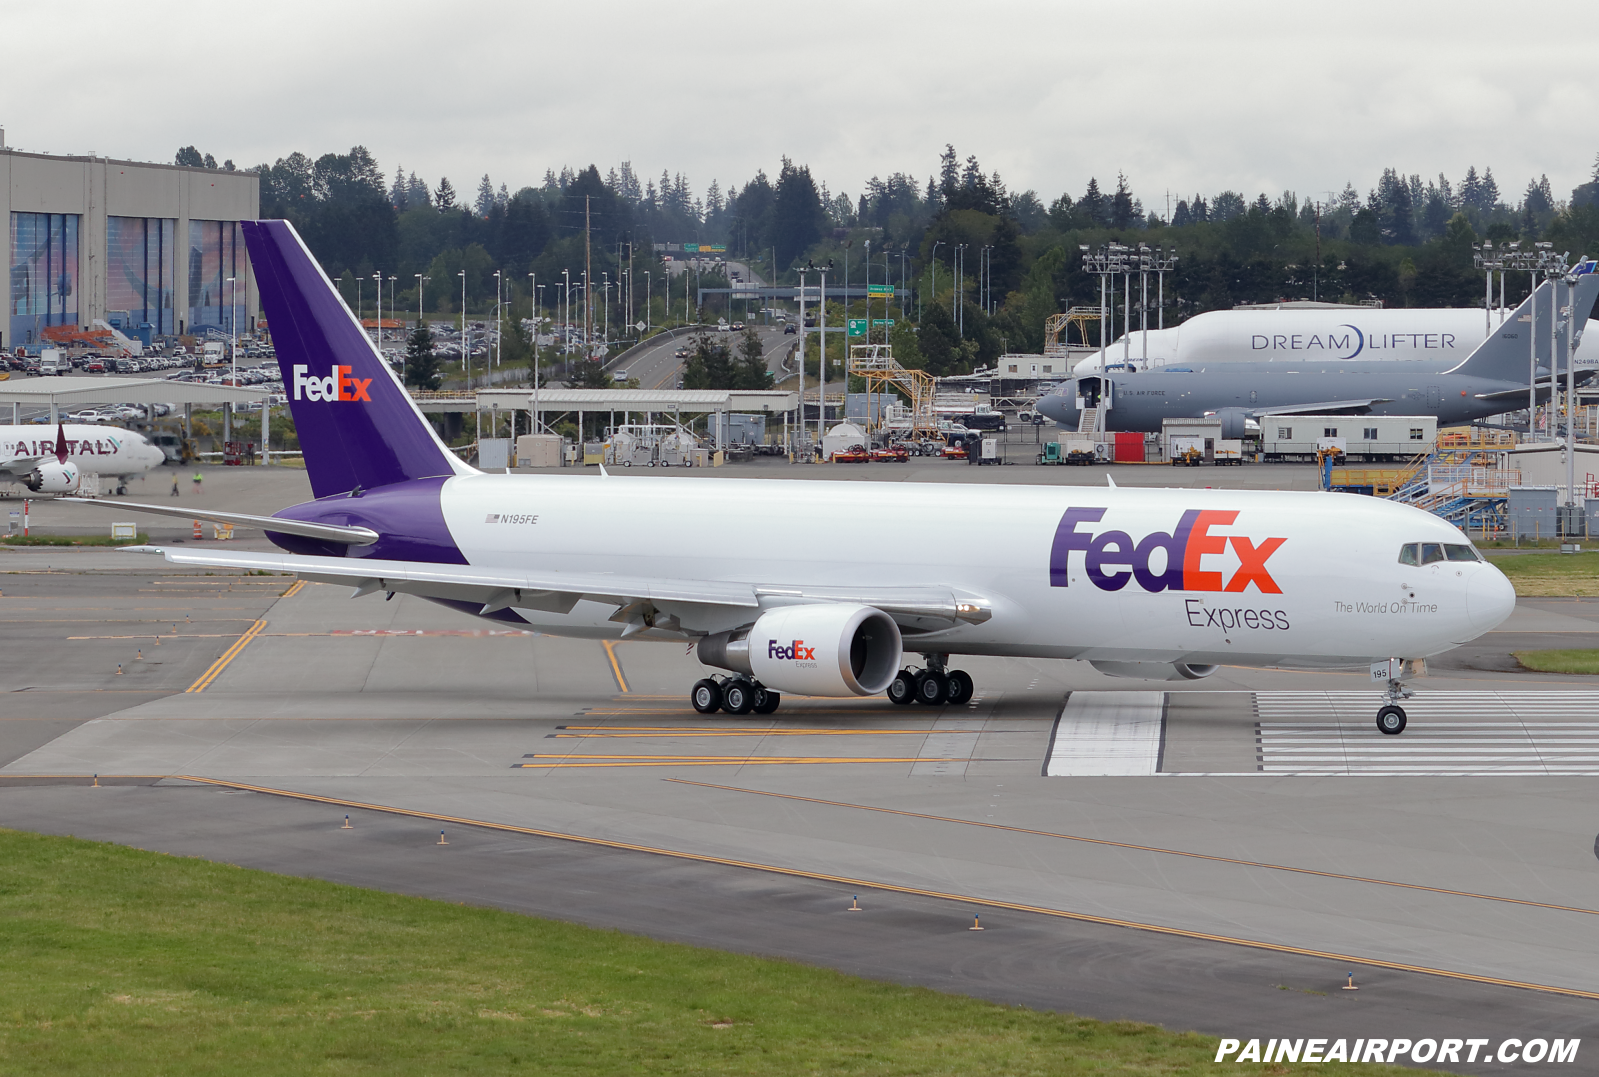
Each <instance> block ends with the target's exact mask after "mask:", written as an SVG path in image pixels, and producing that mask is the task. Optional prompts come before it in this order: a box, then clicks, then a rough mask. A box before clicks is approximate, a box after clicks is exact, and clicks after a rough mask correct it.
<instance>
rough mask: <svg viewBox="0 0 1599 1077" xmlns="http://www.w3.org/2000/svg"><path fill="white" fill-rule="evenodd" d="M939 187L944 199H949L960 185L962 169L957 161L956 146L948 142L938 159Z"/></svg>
mask: <svg viewBox="0 0 1599 1077" xmlns="http://www.w3.org/2000/svg"><path fill="white" fill-rule="evenodd" d="M938 187H939V193H940V194H941V195H943V197H944V200H945V201H948V200H949V199H950V198H951V197H953V196H954V194H955V191H956V189H957V188H959V187H960V170H959V166H958V165H957V164H956V163H955V147H954V146H951V145H949V144H948V143H946V144H945V145H944V153H943V155H942V156H940V157H939V159H938Z"/></svg>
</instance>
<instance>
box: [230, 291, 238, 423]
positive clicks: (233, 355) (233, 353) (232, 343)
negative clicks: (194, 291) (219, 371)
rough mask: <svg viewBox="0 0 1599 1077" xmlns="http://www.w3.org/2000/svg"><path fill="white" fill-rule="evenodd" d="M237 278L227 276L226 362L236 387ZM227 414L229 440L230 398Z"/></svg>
mask: <svg viewBox="0 0 1599 1077" xmlns="http://www.w3.org/2000/svg"><path fill="white" fill-rule="evenodd" d="M237 280H238V278H236V277H229V278H228V337H229V342H228V363H229V370H231V371H232V374H233V378H232V381H233V384H234V386H235V387H237V386H238V384H239V334H238V333H237V332H235V331H234V322H236V321H237V320H238V319H236V318H235V317H234V316H233V303H234V297H235V295H236V294H237V291H238V284H237V283H236V282H237ZM227 416H228V438H227V440H230V441H231V440H232V435H233V401H231V400H230V401H228V410H227Z"/></svg>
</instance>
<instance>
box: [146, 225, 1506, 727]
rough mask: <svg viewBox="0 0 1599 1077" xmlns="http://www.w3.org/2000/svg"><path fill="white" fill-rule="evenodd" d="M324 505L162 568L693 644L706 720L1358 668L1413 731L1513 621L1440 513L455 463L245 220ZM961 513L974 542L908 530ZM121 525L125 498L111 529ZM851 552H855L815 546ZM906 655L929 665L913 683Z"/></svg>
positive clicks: (294, 248)
mask: <svg viewBox="0 0 1599 1077" xmlns="http://www.w3.org/2000/svg"><path fill="white" fill-rule="evenodd" d="M242 227H243V228H244V231H245V238H246V241H247V242H248V244H249V248H250V257H251V262H252V265H253V267H254V270H255V273H256V277H257V280H258V283H259V286H260V294H261V301H262V305H263V306H264V307H265V309H266V313H267V316H268V318H269V319H270V321H271V324H272V330H273V339H274V343H275V344H276V346H277V353H278V360H279V362H280V364H281V365H282V368H283V378H284V384H285V385H286V386H288V389H289V397H290V399H289V407H290V410H291V412H292V415H293V418H294V422H295V428H296V430H297V431H298V433H299V436H300V443H301V446H302V448H303V449H304V451H305V459H306V465H307V469H308V472H309V477H310V480H311V486H312V490H313V492H314V494H315V495H316V500H314V501H310V502H306V503H304V504H300V505H295V506H292V507H290V508H287V509H284V510H282V511H280V512H279V513H277V514H276V515H274V516H270V517H262V516H246V515H242V514H233V513H211V512H195V511H194V510H193V509H192V508H188V507H185V508H184V509H182V510H174V509H170V508H167V507H165V506H147V508H148V510H149V511H153V512H166V513H168V514H176V515H181V516H183V517H185V518H190V517H194V516H201V517H204V518H208V519H214V520H219V521H222V522H229V523H238V524H247V525H253V526H257V527H262V528H264V529H265V530H266V531H267V533H268V535H269V536H270V537H271V539H272V541H273V542H274V543H276V544H277V545H278V546H279V547H281V548H282V549H283V550H285V551H286V552H285V553H282V554H271V553H245V552H240V553H208V552H199V551H194V550H189V549H165V550H162V549H158V548H153V547H152V548H146V549H148V550H149V551H150V552H157V553H164V554H165V556H166V557H167V559H168V560H169V561H172V562H175V563H179V564H192V565H215V566H231V567H238V568H248V569H264V570H269V571H289V572H295V573H298V574H299V575H301V576H302V577H305V578H308V579H314V580H322V581H338V582H344V583H347V584H350V585H352V586H353V587H354V594H355V595H356V596H357V597H359V596H361V595H368V594H373V593H376V592H379V591H382V592H391V593H392V592H401V593H406V594H414V595H420V596H422V597H425V598H428V599H431V600H433V601H435V602H438V603H440V604H442V605H446V606H449V607H452V608H454V609H457V610H461V611H463V612H467V613H471V614H475V615H477V616H480V617H486V618H490V619H493V620H498V621H503V622H510V623H514V624H517V625H529V626H532V627H535V628H537V629H539V630H540V631H543V632H548V633H552V634H560V635H569V636H580V637H588V638H595V639H620V638H633V639H639V640H660V641H674V642H677V643H679V644H680V645H681V644H682V643H683V642H684V641H690V642H696V643H697V650H698V654H699V657H700V659H701V660H702V661H703V662H705V663H706V664H707V665H710V666H713V667H716V668H718V669H721V670H724V671H726V672H725V674H720V675H718V676H715V677H707V678H705V679H703V680H701V681H699V682H698V683H697V684H695V685H694V686H693V688H692V690H691V693H690V695H691V699H692V701H693V704H694V706H695V707H696V708H697V709H698V710H700V711H702V712H707V713H708V712H712V711H715V710H718V709H721V710H725V711H728V712H730V713H734V714H743V713H747V712H749V711H751V710H756V711H759V712H761V713H769V712H771V711H773V710H776V709H777V706H778V703H779V699H780V694H781V693H783V692H793V693H803V694H808V695H823V696H856V695H870V694H873V693H877V692H884V691H886V692H887V693H888V695H889V697H890V698H891V699H893V700H894V701H895V702H899V703H912V702H920V703H923V704H931V705H942V704H945V703H950V704H956V703H963V702H965V701H966V700H967V699H969V698H970V697H971V695H972V691H973V685H972V679H971V677H970V676H968V675H967V674H966V673H964V672H963V671H961V670H959V669H953V668H951V661H952V659H953V658H954V656H958V655H1003V656H1019V657H1029V658H1062V659H1066V658H1070V659H1081V660H1085V661H1088V662H1091V663H1093V665H1094V666H1095V668H1097V669H1099V670H1101V671H1103V672H1106V673H1110V674H1113V675H1118V676H1129V677H1156V678H1165V679H1172V680H1176V679H1185V678H1187V679H1191V678H1199V677H1204V676H1207V675H1209V674H1210V673H1211V672H1213V671H1214V670H1215V669H1216V668H1217V667H1218V666H1219V665H1223V664H1226V665H1242V666H1273V667H1286V668H1293V669H1335V668H1348V667H1356V668H1360V669H1362V670H1366V669H1369V670H1370V671H1371V675H1372V677H1373V678H1374V680H1375V681H1376V682H1378V684H1379V685H1380V686H1381V687H1383V688H1385V689H1386V691H1387V694H1388V702H1387V704H1386V705H1384V706H1383V707H1382V709H1381V711H1380V713H1379V714H1378V719H1377V720H1378V727H1379V728H1380V729H1382V730H1383V732H1385V733H1398V732H1400V731H1401V730H1403V729H1404V727H1405V713H1404V711H1403V709H1401V708H1400V707H1399V706H1398V701H1399V700H1400V699H1401V698H1402V697H1404V696H1406V695H1408V694H1409V690H1408V689H1407V688H1406V687H1405V686H1404V684H1403V681H1404V679H1405V677H1406V676H1407V675H1408V672H1409V670H1410V668H1411V664H1410V662H1409V661H1407V660H1415V659H1422V658H1425V657H1427V656H1429V655H1433V654H1437V653H1439V652H1441V651H1446V650H1448V649H1449V648H1451V647H1453V646H1456V645H1457V644H1460V643H1463V642H1465V641H1467V640H1470V639H1472V638H1474V637H1476V636H1479V635H1481V634H1482V633H1484V632H1487V631H1488V630H1490V629H1491V628H1493V627H1494V626H1496V625H1497V624H1499V623H1500V622H1501V621H1503V620H1504V619H1505V617H1506V616H1508V615H1509V613H1510V611H1511V608H1512V607H1513V605H1514V603H1515V596H1514V593H1513V591H1512V590H1511V587H1510V584H1509V582H1508V581H1507V580H1506V579H1505V577H1504V576H1503V575H1502V574H1501V573H1500V572H1499V570H1498V569H1496V568H1494V567H1493V566H1492V565H1490V564H1487V563H1485V562H1484V561H1483V560H1482V558H1481V557H1479V556H1478V554H1477V551H1476V550H1475V549H1473V548H1472V546H1471V544H1470V542H1469V541H1468V540H1467V539H1466V537H1465V536H1464V535H1462V534H1461V533H1460V531H1458V530H1457V529H1456V528H1454V527H1452V526H1451V525H1449V524H1447V523H1444V522H1443V521H1442V520H1440V519H1438V518H1437V517H1435V516H1432V515H1430V514H1428V513H1424V512H1421V511H1419V510H1416V509H1412V508H1408V507H1405V506H1402V505H1396V504H1392V503H1389V502H1385V501H1379V500H1375V499H1372V498H1365V497H1356V496H1351V495H1340V494H1327V493H1276V492H1264V491H1224V490H1149V489H1138V490H1133V489H1116V488H1108V489H1102V488H1085V487H1071V486H1049V487H1029V486H1010V485H995V486H972V485H962V486H958V487H955V486H952V487H948V488H946V489H943V490H939V489H929V488H928V487H927V486H925V485H920V484H917V485H907V484H900V483H860V482H786V481H780V480H739V479H716V478H712V479H695V478H678V479H670V478H642V477H641V478H631V477H630V478H621V477H611V476H606V475H603V474H601V475H593V476H587V475H488V474H481V473H479V472H477V471H475V470H474V469H472V468H469V467H467V466H466V465H465V464H463V463H461V462H460V461H459V460H458V459H457V458H456V457H455V456H454V455H453V454H451V453H450V452H449V451H448V450H447V449H446V448H445V447H444V445H443V444H441V443H440V441H439V440H438V438H437V437H436V436H435V435H434V433H433V430H432V428H431V427H430V426H429V425H428V423H427V422H426V421H425V420H424V419H423V417H422V415H421V413H420V412H419V411H418V410H417V409H416V406H415V405H414V404H413V403H412V402H411V400H410V398H409V397H408V396H407V394H406V392H405V390H404V389H403V387H402V386H401V385H400V383H399V381H398V380H397V379H396V378H395V377H394V375H393V374H392V373H391V372H390V370H389V368H388V367H387V365H385V364H384V363H383V362H382V361H381V360H380V359H379V357H378V356H377V355H376V354H375V353H374V351H373V348H372V345H371V343H370V342H369V341H368V340H367V339H366V336H365V334H364V333H363V332H362V331H361V328H360V326H359V325H357V323H356V321H355V319H354V318H353V317H352V316H351V314H350V312H349V310H348V308H346V307H345V306H344V304H343V302H342V301H341V300H340V299H339V297H338V295H337V293H336V292H335V290H334V288H333V286H332V285H331V284H330V283H329V281H328V280H327V278H326V277H325V276H324V275H323V274H322V272H321V270H320V269H319V268H318V266H317V264H316V262H315V261H314V260H313V259H312V258H311V256H310V254H309V252H308V251H307V250H306V249H305V247H304V245H303V244H302V242H301V241H300V238H299V236H298V235H297V234H296V233H295V232H294V230H293V228H292V227H290V226H289V225H288V224H287V223H285V222H281V221H262V222H256V223H245V224H244V225H243V226H242ZM929 501H931V502H932V503H935V504H949V503H954V502H959V503H960V504H961V505H962V507H963V510H964V511H963V513H962V519H963V520H964V521H965V522H964V523H963V524H962V525H961V526H960V528H959V529H958V532H959V533H958V535H947V534H946V540H945V541H937V542H929V541H927V539H926V537H925V535H924V534H923V533H921V532H918V531H917V530H916V529H915V528H914V525H913V521H916V520H919V519H921V518H922V516H923V514H924V513H925V510H926V506H927V504H928V503H929ZM130 507H132V506H129V505H127V504H126V503H122V504H121V505H119V508H122V509H127V508H130ZM845 532H847V533H848V534H849V535H850V538H851V541H850V544H849V547H850V548H849V551H848V552H847V554H846V553H843V552H841V551H840V550H839V549H838V548H836V547H835V546H831V545H829V544H827V543H819V542H818V541H817V538H818V537H819V536H827V535H829V534H839V533H845ZM906 652H909V653H911V654H915V655H919V656H920V659H921V660H920V662H919V663H915V664H914V665H913V666H908V665H907V662H906Z"/></svg>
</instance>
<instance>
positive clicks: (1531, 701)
mask: <svg viewBox="0 0 1599 1077" xmlns="http://www.w3.org/2000/svg"><path fill="white" fill-rule="evenodd" d="M1382 704H1383V698H1382V695H1381V693H1377V692H1258V693H1256V695H1255V705H1256V712H1257V714H1258V716H1259V721H1258V723H1257V724H1256V730H1257V745H1258V747H1257V752H1258V754H1257V761H1258V764H1259V769H1260V770H1261V771H1262V772H1263V773H1268V774H1351V775H1353V774H1408V775H1427V776H1453V775H1459V776H1468V775H1469V776H1486V777H1493V776H1499V775H1506V776H1508V775H1544V776H1553V775H1586V774H1593V775H1599V693H1594V692H1524V693H1516V694H1514V695H1511V694H1507V693H1501V692H1438V693H1426V694H1424V693H1422V692H1418V693H1417V695H1416V697H1415V698H1414V699H1408V700H1405V701H1404V702H1403V704H1402V706H1403V707H1404V708H1405V713H1406V715H1407V716H1408V718H1409V720H1410V721H1409V726H1408V727H1407V728H1406V729H1405V731H1404V732H1403V733H1401V734H1399V735H1398V736H1384V735H1383V734H1382V733H1379V732H1377V726H1376V715H1377V708H1378V707H1380V706H1382Z"/></svg>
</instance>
